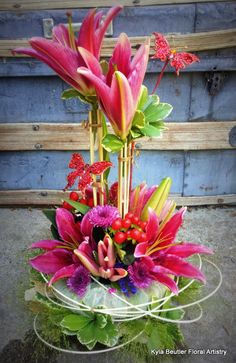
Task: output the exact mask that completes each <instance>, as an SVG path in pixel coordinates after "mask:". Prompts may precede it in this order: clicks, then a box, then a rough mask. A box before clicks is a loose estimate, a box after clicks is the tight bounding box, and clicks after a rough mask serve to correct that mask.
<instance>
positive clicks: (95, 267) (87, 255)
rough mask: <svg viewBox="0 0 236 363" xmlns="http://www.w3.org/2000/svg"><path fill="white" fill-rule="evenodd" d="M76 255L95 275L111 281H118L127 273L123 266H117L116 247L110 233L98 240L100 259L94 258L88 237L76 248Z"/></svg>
mask: <svg viewBox="0 0 236 363" xmlns="http://www.w3.org/2000/svg"><path fill="white" fill-rule="evenodd" d="M74 253H75V255H76V256H77V257H78V258H79V259H80V261H81V263H82V264H83V265H84V266H85V267H86V268H87V269H88V271H89V272H91V274H92V275H94V276H99V277H102V278H104V279H109V280H110V281H118V280H120V279H122V278H123V277H125V276H126V275H127V271H126V270H124V269H123V268H116V267H115V262H116V257H115V248H114V244H113V241H112V239H111V237H110V236H109V235H106V236H105V237H104V239H103V241H99V242H98V247H97V253H98V261H97V262H96V261H95V259H94V254H93V249H92V248H91V246H90V244H89V239H88V238H87V239H86V240H85V241H84V242H82V243H81V245H80V246H79V247H78V248H77V249H75V250H74Z"/></svg>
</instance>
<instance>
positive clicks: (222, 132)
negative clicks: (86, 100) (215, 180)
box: [0, 121, 236, 151]
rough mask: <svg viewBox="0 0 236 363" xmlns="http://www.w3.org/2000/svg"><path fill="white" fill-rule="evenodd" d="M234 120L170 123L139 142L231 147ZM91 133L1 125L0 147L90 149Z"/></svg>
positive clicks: (79, 128)
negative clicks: (160, 130)
mask: <svg viewBox="0 0 236 363" xmlns="http://www.w3.org/2000/svg"><path fill="white" fill-rule="evenodd" d="M234 126H236V122H235V121H225V122H200V123H199V122H189V123H167V127H168V132H164V133H163V136H162V138H144V139H141V140H140V141H138V142H137V146H138V147H139V148H140V149H143V150H212V149H215V150H217V149H218V150H219V149H231V148H232V146H231V145H230V144H229V132H230V130H231V129H232V128H233V127H234ZM88 149H89V135H88V130H87V129H86V128H85V125H84V123H83V124H49V123H42V124H22V123H20V124H1V125H0V150H2V151H13V150H15V151H22V150H88Z"/></svg>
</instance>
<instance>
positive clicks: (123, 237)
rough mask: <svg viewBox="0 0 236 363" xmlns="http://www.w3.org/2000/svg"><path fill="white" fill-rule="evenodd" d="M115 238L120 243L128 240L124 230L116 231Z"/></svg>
mask: <svg viewBox="0 0 236 363" xmlns="http://www.w3.org/2000/svg"><path fill="white" fill-rule="evenodd" d="M114 240H115V242H116V243H118V244H122V243H123V242H125V240H126V233H124V232H116V234H115V237H114Z"/></svg>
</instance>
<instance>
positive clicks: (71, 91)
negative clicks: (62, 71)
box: [61, 88, 81, 100]
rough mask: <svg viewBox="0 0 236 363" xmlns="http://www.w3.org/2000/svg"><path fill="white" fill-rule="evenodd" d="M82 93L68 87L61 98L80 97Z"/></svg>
mask: <svg viewBox="0 0 236 363" xmlns="http://www.w3.org/2000/svg"><path fill="white" fill-rule="evenodd" d="M80 95H81V94H80V93H79V91H77V90H76V89H74V88H68V89H66V90H65V91H63V92H62V94H61V98H62V99H63V100H69V99H70V98H74V97H77V98H78V97H80Z"/></svg>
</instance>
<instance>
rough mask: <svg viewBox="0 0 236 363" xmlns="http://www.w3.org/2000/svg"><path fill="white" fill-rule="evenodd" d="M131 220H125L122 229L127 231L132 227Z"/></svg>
mask: <svg viewBox="0 0 236 363" xmlns="http://www.w3.org/2000/svg"><path fill="white" fill-rule="evenodd" d="M131 223H132V222H131V219H129V218H125V219H124V220H123V221H122V227H123V228H125V229H127V228H129V227H130V226H131Z"/></svg>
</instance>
